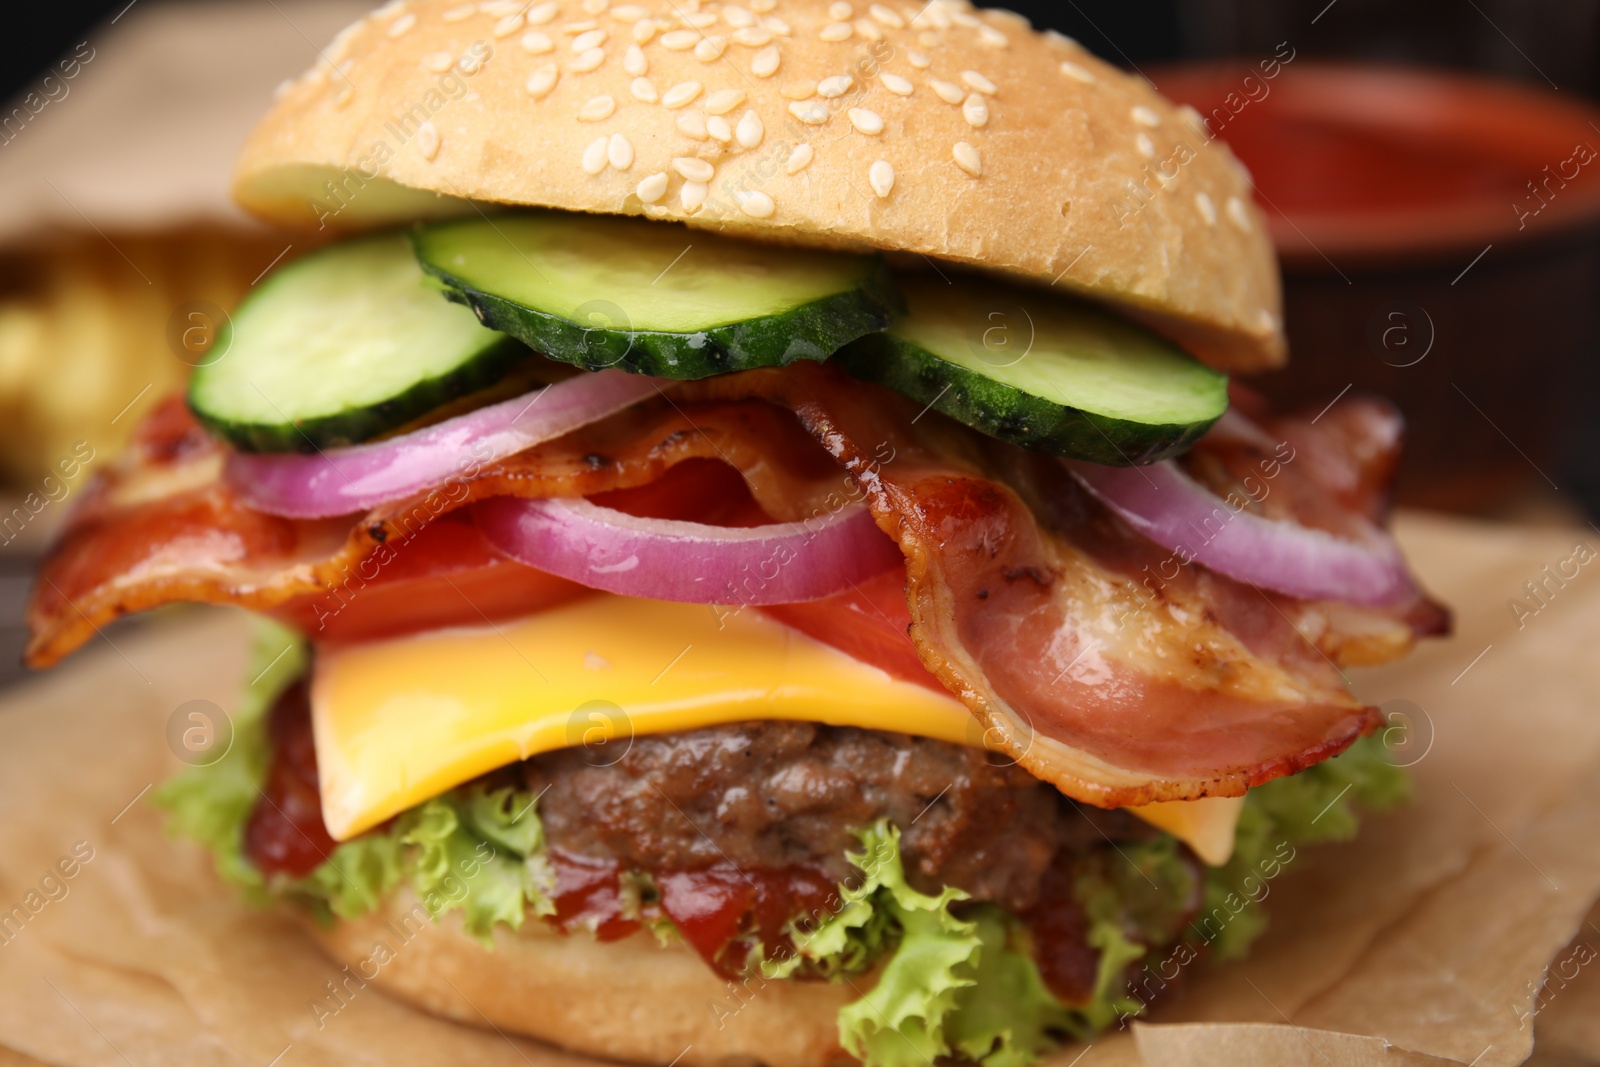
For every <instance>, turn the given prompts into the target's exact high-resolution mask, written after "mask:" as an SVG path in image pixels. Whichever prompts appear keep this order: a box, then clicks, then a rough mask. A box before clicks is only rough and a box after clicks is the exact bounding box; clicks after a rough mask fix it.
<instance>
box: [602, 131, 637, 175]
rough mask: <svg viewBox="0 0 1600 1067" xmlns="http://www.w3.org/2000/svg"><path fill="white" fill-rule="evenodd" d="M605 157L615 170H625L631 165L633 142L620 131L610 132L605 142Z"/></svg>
mask: <svg viewBox="0 0 1600 1067" xmlns="http://www.w3.org/2000/svg"><path fill="white" fill-rule="evenodd" d="M606 159H607V160H608V161H609V162H610V163H611V166H612V167H613V168H615V169H616V170H627V169H628V168H629V167H631V166H633V142H632V141H630V140H628V139H627V138H626V137H624V136H622V134H620V133H614V134H612V135H611V140H609V141H607V142H606Z"/></svg>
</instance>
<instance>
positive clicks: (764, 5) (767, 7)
mask: <svg viewBox="0 0 1600 1067" xmlns="http://www.w3.org/2000/svg"><path fill="white" fill-rule="evenodd" d="M777 6H778V0H750V10H751V11H754V12H755V13H756V14H758V15H764V14H766V13H767V12H768V11H771V10H772V9H773V8H775V7H777Z"/></svg>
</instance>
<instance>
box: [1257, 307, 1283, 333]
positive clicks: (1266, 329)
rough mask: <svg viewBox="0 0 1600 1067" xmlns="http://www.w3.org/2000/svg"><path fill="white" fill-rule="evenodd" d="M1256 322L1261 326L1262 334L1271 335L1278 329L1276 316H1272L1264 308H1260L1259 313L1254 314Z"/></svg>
mask: <svg viewBox="0 0 1600 1067" xmlns="http://www.w3.org/2000/svg"><path fill="white" fill-rule="evenodd" d="M1256 321H1257V322H1259V323H1260V324H1261V332H1262V333H1272V332H1274V331H1276V330H1277V328H1278V316H1276V315H1274V314H1273V313H1272V312H1270V311H1268V310H1267V309H1266V308H1262V309H1261V310H1260V311H1258V312H1256Z"/></svg>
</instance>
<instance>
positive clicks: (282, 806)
mask: <svg viewBox="0 0 1600 1067" xmlns="http://www.w3.org/2000/svg"><path fill="white" fill-rule="evenodd" d="M267 731H268V735H269V736H270V737H271V739H272V765H271V767H270V768H269V769H268V770H267V780H266V783H265V784H264V785H263V786H262V789H261V799H260V800H258V801H257V802H256V807H255V810H254V811H252V812H251V813H250V820H249V822H247V823H245V828H244V852H245V856H246V857H248V858H249V860H250V862H251V863H252V864H254V865H255V867H256V869H257V870H259V871H260V872H261V873H262V874H265V875H269V876H270V875H274V874H287V875H290V876H293V877H299V876H301V875H304V874H309V873H311V871H312V870H313V869H314V868H315V867H316V866H317V865H318V864H320V863H321V862H322V861H323V860H325V859H327V858H328V856H329V854H331V853H332V852H333V850H334V847H335V843H334V840H333V838H331V837H329V836H328V828H327V827H326V826H325V825H324V824H323V821H322V793H321V791H320V789H319V787H318V784H317V750H316V746H315V745H314V744H313V742H312V739H311V697H310V691H309V687H308V686H307V685H306V683H305V682H304V681H301V682H299V683H297V684H295V685H293V686H291V687H290V688H289V689H288V690H287V691H286V692H285V693H284V694H283V696H282V697H280V698H279V700H278V703H277V706H276V707H274V708H273V709H272V718H271V719H270V720H269V722H268V727H267Z"/></svg>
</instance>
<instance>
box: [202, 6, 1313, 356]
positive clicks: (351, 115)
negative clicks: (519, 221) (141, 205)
mask: <svg viewBox="0 0 1600 1067" xmlns="http://www.w3.org/2000/svg"><path fill="white" fill-rule="evenodd" d="M922 2H923V0H913V2H911V3H899V2H883V3H865V2H861V0H854V2H851V0H833V2H829V0H745V6H739V5H737V4H733V3H716V2H703V0H702V2H697V0H643V2H639V3H615V2H608V0H532V2H531V3H523V2H522V0H495V2H490V3H461V2H459V0H396V2H393V3H390V4H387V5H386V6H384V7H383V8H381V9H379V10H378V11H375V12H373V13H372V14H371V15H369V16H368V17H367V18H365V19H363V20H361V21H360V22H358V23H356V24H355V25H353V26H351V27H349V28H348V29H346V30H345V31H344V32H342V33H341V34H340V35H339V36H338V37H337V38H336V39H335V40H334V42H333V44H332V45H331V46H329V48H328V49H327V50H326V52H325V53H324V54H323V59H324V60H325V61H324V62H321V63H319V65H318V66H317V67H316V68H315V69H313V70H312V71H311V72H309V73H308V74H306V75H305V76H303V77H301V78H299V79H298V80H296V81H293V82H287V83H285V85H284V86H283V88H282V90H281V93H280V96H279V99H278V102H277V104H276V106H275V107H274V108H273V109H272V111H271V112H270V113H269V114H268V115H267V117H266V119H265V120H263V121H262V122H261V124H260V125H259V126H257V128H256V130H255V132H254V133H253V134H252V135H251V137H250V139H249V141H248V143H247V144H246V145H245V149H244V153H243V155H242V157H241V159H240V161H239V166H238V171H237V174H236V177H235V185H234V193H235V195H236V196H237V198H238V199H239V201H240V203H241V204H243V205H244V206H245V207H246V208H247V209H249V210H251V211H253V212H256V213H257V214H260V215H262V216H265V217H267V218H269V219H271V220H273V221H277V222H282V223H288V224H291V225H302V226H304V225H309V226H313V227H316V228H327V227H339V228H357V227H365V226H373V225H381V224H385V223H394V222H399V221H406V220H412V219H417V218H421V217H425V216H431V215H438V214H441V213H449V212H458V211H461V210H471V208H470V207H469V206H467V205H464V204H463V203H462V200H463V198H470V199H475V200H481V201H493V202H499V203H506V204H525V205H537V206H543V207H553V208H561V209H565V210H572V211H596V212H606V213H613V214H640V213H643V214H646V215H648V216H650V217H652V218H662V219H677V220H681V221H684V222H686V223H688V224H689V225H690V226H698V227H704V228H707V229H714V230H719V231H722V232H726V233H730V234H736V235H740V236H748V237H755V238H760V239H766V240H778V241H786V242H792V243H798V244H807V245H822V246H827V247H844V248H861V247H870V248H879V249H884V250H887V251H890V252H900V253H918V254H920V255H921V256H925V257H928V258H929V259H930V260H944V261H948V262H952V263H957V264H968V265H971V266H973V267H979V268H983V269H986V270H990V271H997V272H1001V273H1004V274H1008V275H1011V276H1013V277H1015V278H1020V279H1026V280H1031V281H1036V282H1042V283H1046V284H1056V285H1059V286H1060V287H1062V288H1063V289H1068V290H1071V291H1074V292H1077V293H1079V294H1081V295H1084V296H1087V297H1090V298H1093V299H1096V300H1100V301H1104V302H1107V303H1110V304H1114V305H1116V306H1118V307H1119V308H1121V309H1122V310H1123V312H1124V313H1126V314H1128V315H1130V316H1131V317H1134V318H1136V319H1139V320H1141V321H1143V322H1146V323H1147V324H1149V325H1150V326H1152V327H1153V328H1155V329H1157V330H1158V331H1160V332H1162V333H1164V334H1166V335H1167V336H1169V337H1171V338H1172V339H1173V340H1174V341H1176V342H1178V343H1179V344H1181V345H1183V346H1184V347H1185V348H1187V349H1188V350H1189V351H1190V352H1193V353H1194V354H1195V355H1196V356H1198V357H1199V358H1201V359H1203V360H1205V361H1206V362H1207V363H1209V364H1211V365H1212V366H1215V367H1217V368H1219V369H1222V370H1228V371H1255V370H1264V369H1267V368H1270V367H1274V366H1278V365H1279V364H1281V363H1282V362H1283V360H1284V356H1285V347H1284V340H1283V335H1282V332H1281V329H1280V325H1279V324H1280V293H1279V289H1278V277H1277V269H1276V264H1275V262H1274V259H1273V255H1272V249H1271V246H1270V244H1269V242H1268V238H1267V232H1266V225H1265V222H1264V220H1263V218H1262V217H1261V215H1260V213H1259V212H1258V211H1257V210H1256V208H1255V207H1254V205H1253V203H1252V200H1251V197H1250V184H1249V175H1248V174H1247V173H1246V172H1245V170H1244V168H1243V167H1242V166H1241V165H1240V164H1239V163H1238V162H1237V161H1236V160H1235V159H1234V157H1233V156H1232V154H1231V153H1230V152H1229V151H1228V149H1227V148H1226V146H1224V145H1223V144H1221V143H1220V142H1217V141H1213V140H1211V139H1210V136H1209V134H1208V133H1207V132H1206V131H1205V127H1204V125H1203V123H1202V122H1201V120H1200V117H1199V116H1198V115H1197V114H1196V113H1195V112H1194V111H1192V110H1191V109H1188V108H1177V107H1174V106H1173V105H1172V104H1170V103H1169V102H1167V101H1166V100H1164V99H1163V98H1162V97H1160V96H1159V95H1157V94H1156V92H1155V91H1154V89H1152V88H1151V87H1150V85H1149V84H1148V83H1147V82H1145V81H1144V80H1143V79H1140V78H1135V77H1132V76H1129V75H1126V74H1123V73H1122V72H1121V71H1118V70H1117V69H1115V68H1114V67H1111V66H1110V65H1108V64H1106V63H1103V62H1101V61H1100V60H1098V59H1096V58H1095V57H1094V56H1092V55H1090V54H1089V53H1088V52H1086V51H1084V50H1083V48H1081V47H1080V46H1078V45H1077V44H1075V43H1074V42H1073V41H1071V40H1070V39H1068V38H1066V37H1062V36H1060V35H1059V34H1055V33H1045V34H1040V33H1035V32H1033V31H1032V30H1031V29H1029V28H1028V24H1027V22H1026V20H1024V19H1023V18H1021V17H1020V16H1018V15H1015V14H1012V13H1010V12H1006V11H998V10H975V9H973V8H971V7H970V6H969V5H967V4H966V3H965V2H964V0H932V2H931V3H928V4H927V6H926V7H923V6H922ZM707 174H709V175H710V179H709V181H704V180H702V179H701V176H702V175H707ZM919 262H920V260H919Z"/></svg>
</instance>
